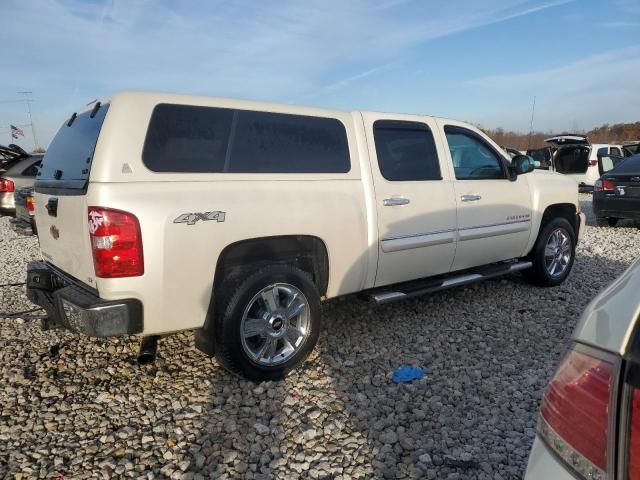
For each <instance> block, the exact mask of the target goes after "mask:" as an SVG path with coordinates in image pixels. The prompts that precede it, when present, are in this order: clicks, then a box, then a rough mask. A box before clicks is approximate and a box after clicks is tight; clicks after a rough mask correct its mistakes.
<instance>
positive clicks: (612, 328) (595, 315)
mask: <svg viewBox="0 0 640 480" xmlns="http://www.w3.org/2000/svg"><path fill="white" fill-rule="evenodd" d="M638 292H640V259H638V260H636V261H635V262H634V263H633V264H632V265H631V266H630V267H629V268H628V269H627V270H626V271H625V272H624V273H623V274H622V275H621V276H620V277H618V278H617V279H616V280H615V281H614V282H613V283H612V284H611V285H609V286H608V287H607V288H606V289H604V290H603V291H602V292H600V293H599V294H598V296H597V297H595V298H594V299H593V300H592V301H591V303H589V305H588V306H587V308H586V309H585V310H584V312H583V314H582V317H581V318H580V321H579V322H578V325H576V328H575V330H574V332H573V338H574V339H575V340H577V341H580V342H583V343H588V344H590V345H593V346H595V347H598V348H601V349H603V350H608V351H610V352H614V353H618V354H620V355H623V354H625V353H626V351H627V348H628V345H629V339H630V338H631V334H632V332H633V329H634V327H635V325H636V324H637V323H638V321H640V295H639V294H638Z"/></svg>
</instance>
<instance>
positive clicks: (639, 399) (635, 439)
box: [627, 388, 640, 480]
mask: <svg viewBox="0 0 640 480" xmlns="http://www.w3.org/2000/svg"><path fill="white" fill-rule="evenodd" d="M639 452H640V390H639V389H637V388H634V389H633V393H632V395H631V421H630V422H629V449H628V458H629V466H628V470H627V472H628V475H627V480H640V454H639Z"/></svg>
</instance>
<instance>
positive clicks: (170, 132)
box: [142, 104, 351, 173]
mask: <svg viewBox="0 0 640 480" xmlns="http://www.w3.org/2000/svg"><path fill="white" fill-rule="evenodd" d="M142 158H143V162H144V164H145V165H146V166H147V167H148V168H149V169H151V170H153V171H155V172H201V173H222V172H225V173H346V172H348V171H349V170H350V168H351V161H350V158H349V148H348V143H347V133H346V129H345V128H344V125H343V124H342V123H341V122H340V121H339V120H337V119H334V118H324V117H313V116H306V115H292V114H284V113H271V112H258V111H250V110H234V109H225V108H217V107H196V106H189V105H171V104H162V105H158V106H156V108H155V109H154V111H153V114H152V116H151V121H150V124H149V130H148V132H147V137H146V140H145V145H144V150H143V155H142Z"/></svg>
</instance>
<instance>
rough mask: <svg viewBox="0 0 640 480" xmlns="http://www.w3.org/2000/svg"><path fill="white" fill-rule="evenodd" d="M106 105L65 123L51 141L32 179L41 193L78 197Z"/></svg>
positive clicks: (82, 186) (85, 177)
mask: <svg viewBox="0 0 640 480" xmlns="http://www.w3.org/2000/svg"><path fill="white" fill-rule="evenodd" d="M108 110H109V105H108V104H105V105H99V106H97V107H94V108H93V109H92V110H89V111H86V112H83V113H81V114H79V115H76V114H74V116H72V117H71V118H70V119H69V120H67V121H66V122H65V123H64V124H63V125H62V127H60V130H58V133H57V134H56V136H55V137H54V139H53V140H52V142H51V144H50V145H49V148H48V149H47V152H46V153H45V155H44V158H43V160H42V165H41V167H40V171H39V172H38V174H37V176H36V183H35V188H36V191H38V192H41V193H48V192H49V191H51V190H55V191H56V192H58V193H59V191H60V190H64V191H65V192H66V193H68V194H82V193H83V192H84V191H85V188H86V186H87V182H88V180H89V172H90V170H91V162H92V160H93V152H94V150H95V147H96V143H97V141H98V136H99V135H100V129H101V128H102V124H103V122H104V119H105V117H106V115H107V111H108Z"/></svg>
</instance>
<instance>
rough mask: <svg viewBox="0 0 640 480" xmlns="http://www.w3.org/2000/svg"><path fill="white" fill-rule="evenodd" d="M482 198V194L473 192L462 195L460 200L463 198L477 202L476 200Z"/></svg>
mask: <svg viewBox="0 0 640 480" xmlns="http://www.w3.org/2000/svg"><path fill="white" fill-rule="evenodd" d="M481 198H482V196H480V195H478V194H476V193H473V194H470V195H462V196H461V197H460V200H462V201H463V202H476V201H478V200H480V199H481Z"/></svg>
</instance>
